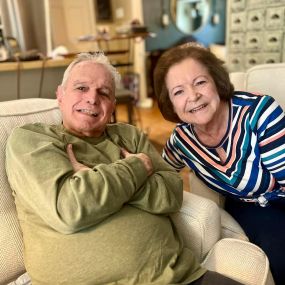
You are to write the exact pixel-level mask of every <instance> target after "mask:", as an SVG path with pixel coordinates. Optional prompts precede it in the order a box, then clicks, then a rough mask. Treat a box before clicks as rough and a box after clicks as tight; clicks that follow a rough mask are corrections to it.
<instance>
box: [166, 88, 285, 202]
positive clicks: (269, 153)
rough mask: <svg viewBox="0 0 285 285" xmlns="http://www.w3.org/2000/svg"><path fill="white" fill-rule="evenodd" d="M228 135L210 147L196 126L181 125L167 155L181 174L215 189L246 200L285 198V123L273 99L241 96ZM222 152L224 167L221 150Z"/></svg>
mask: <svg viewBox="0 0 285 285" xmlns="http://www.w3.org/2000/svg"><path fill="white" fill-rule="evenodd" d="M230 105H231V108H230V109H231V112H230V120H229V123H228V129H227V133H226V135H225V136H224V138H223V139H222V141H221V142H220V144H219V145H217V146H216V147H207V146H206V145H204V144H202V143H201V142H200V141H199V139H198V137H197V136H196V134H195V132H194V130H193V128H192V126H191V124H188V123H180V124H178V125H177V126H176V128H175V129H174V131H173V133H172V135H171V137H170V138H169V140H168V141H167V144H166V146H165V148H164V151H163V157H164V159H165V160H166V161H167V162H168V163H170V164H171V165H172V166H173V167H175V168H176V169H177V170H181V169H182V168H183V167H184V166H188V167H190V168H191V169H192V170H193V171H194V172H195V173H196V175H197V176H198V177H199V178H200V179H201V180H202V181H203V182H205V183H206V184H207V185H208V186H209V187H210V188H212V189H214V190H216V191H218V192H220V193H223V194H226V193H229V194H230V195H232V196H234V197H238V198H240V199H243V200H246V201H247V200H249V201H256V200H257V201H259V202H260V204H262V203H263V204H266V203H267V200H271V199H276V198H278V197H279V196H283V195H284V194H285V193H284V192H283V191H282V189H283V187H284V189H285V117H284V113H283V110H282V109H281V107H280V106H279V105H278V103H277V102H276V101H275V100H274V99H273V98H272V97H270V96H267V95H264V96H261V95H256V94H252V93H248V92H240V91H237V92H235V94H234V97H233V98H232V100H231V104H230ZM218 147H219V148H220V147H222V148H223V149H224V151H225V152H226V160H224V162H222V161H221V159H220V157H219V156H218V154H217V152H216V148H218ZM284 196H285V195H284Z"/></svg>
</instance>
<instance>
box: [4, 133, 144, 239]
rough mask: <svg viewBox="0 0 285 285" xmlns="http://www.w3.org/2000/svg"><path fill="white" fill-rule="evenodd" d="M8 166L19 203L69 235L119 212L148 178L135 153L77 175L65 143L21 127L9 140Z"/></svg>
mask: <svg viewBox="0 0 285 285" xmlns="http://www.w3.org/2000/svg"><path fill="white" fill-rule="evenodd" d="M6 169H7V174H8V178H9V182H10V185H11V187H12V188H13V190H14V192H15V195H16V196H17V199H18V201H19V202H20V203H21V204H22V205H24V206H25V207H27V208H30V209H32V211H33V212H35V213H36V214H37V215H38V216H39V217H41V219H42V220H44V221H45V223H47V224H48V225H49V226H50V227H52V228H54V229H55V230H56V231H59V232H62V233H65V234H70V233H73V232H77V231H79V230H82V229H86V228H88V227H90V226H93V225H94V224H97V223H99V222H101V221H102V220H104V219H105V218H107V217H109V216H110V215H112V214H113V213H115V212H117V211H119V210H120V209H121V207H122V206H123V205H124V204H125V203H127V202H128V201H129V200H130V198H131V197H132V196H133V195H134V193H135V192H136V191H138V190H139V189H140V188H141V187H142V185H143V184H144V183H145V181H146V179H147V173H146V170H145V168H144V166H143V164H142V162H141V161H140V160H139V159H138V158H135V157H130V158H127V159H125V160H117V161H115V162H113V163H109V164H104V163H102V164H98V165H96V167H94V168H93V169H90V170H82V171H78V172H77V173H75V174H74V172H73V169H72V165H71V163H70V161H69V159H68V156H67V153H66V151H65V148H64V143H63V142H61V141H60V140H58V139H57V138H56V137H52V136H49V135H46V134H44V133H40V132H37V131H35V130H34V129H25V128H23V127H22V128H16V129H14V131H13V132H12V134H11V135H10V137H9V139H8V142H7V149H6Z"/></svg>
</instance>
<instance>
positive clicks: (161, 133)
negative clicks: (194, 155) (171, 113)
mask: <svg viewBox="0 0 285 285" xmlns="http://www.w3.org/2000/svg"><path fill="white" fill-rule="evenodd" d="M116 113H117V120H118V121H121V122H127V112H126V107H125V106H124V105H118V106H117V112H116ZM134 117H135V123H136V126H137V127H138V128H139V129H141V130H142V131H143V132H145V133H146V134H147V135H148V137H149V139H150V140H151V141H152V142H153V145H154V146H155V147H156V148H157V150H158V151H159V152H160V153H161V151H162V148H163V146H164V144H165V142H166V140H167V139H168V138H169V136H170V134H171V132H172V130H173V128H174V126H175V124H174V123H171V122H168V121H166V120H165V119H164V118H163V117H162V115H161V114H160V111H159V109H158V107H157V104H156V103H154V106H153V107H152V108H136V109H135V116H134ZM188 172H189V170H188V169H187V168H186V167H185V169H183V170H182V171H181V172H180V174H181V176H182V178H183V182H184V190H185V191H189V182H188Z"/></svg>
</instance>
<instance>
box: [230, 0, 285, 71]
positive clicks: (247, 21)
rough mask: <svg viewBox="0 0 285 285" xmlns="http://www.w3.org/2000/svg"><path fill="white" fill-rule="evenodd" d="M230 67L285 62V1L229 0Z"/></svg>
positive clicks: (239, 69) (234, 68)
mask: <svg viewBox="0 0 285 285" xmlns="http://www.w3.org/2000/svg"><path fill="white" fill-rule="evenodd" d="M226 45H227V60H226V64H227V68H228V70H229V71H230V72H233V71H245V70H246V69H248V68H250V67H252V66H254V65H257V64H263V63H275V62H285V0H229V1H228V5H227V35H226Z"/></svg>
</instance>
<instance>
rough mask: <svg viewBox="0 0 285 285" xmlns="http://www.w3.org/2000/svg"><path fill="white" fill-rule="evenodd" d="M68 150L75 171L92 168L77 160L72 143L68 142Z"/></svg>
mask: <svg viewBox="0 0 285 285" xmlns="http://www.w3.org/2000/svg"><path fill="white" fill-rule="evenodd" d="M66 151H67V155H68V158H69V160H70V162H71V164H72V167H73V169H74V172H77V171H79V170H88V169H91V168H90V167H88V166H86V165H84V164H82V163H80V162H78V161H77V159H76V157H75V155H74V152H73V150H72V144H68V145H67V148H66Z"/></svg>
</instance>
